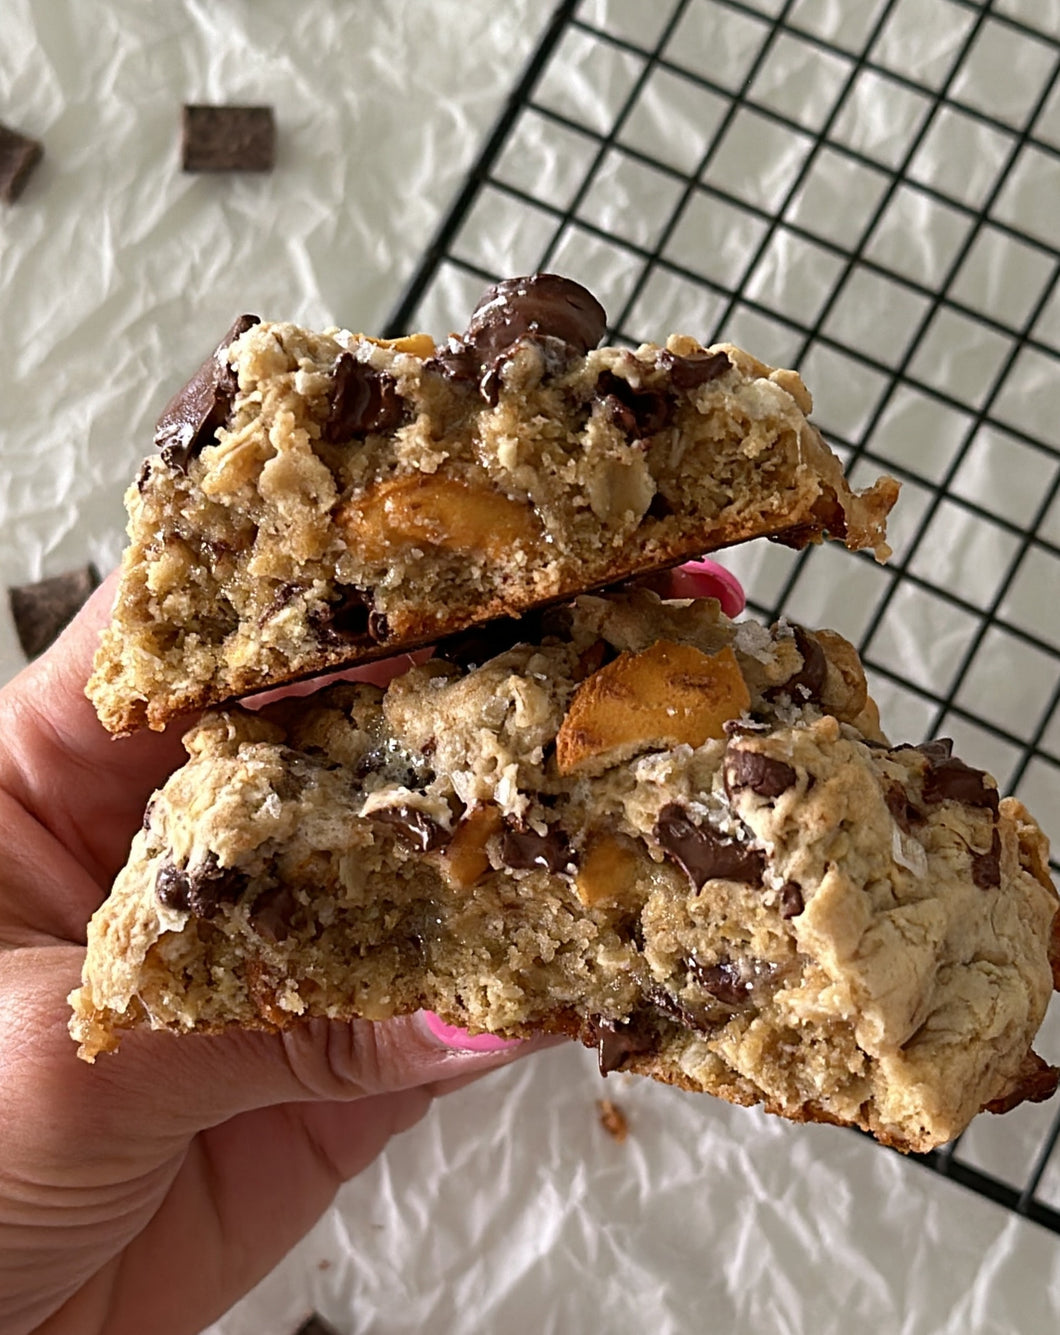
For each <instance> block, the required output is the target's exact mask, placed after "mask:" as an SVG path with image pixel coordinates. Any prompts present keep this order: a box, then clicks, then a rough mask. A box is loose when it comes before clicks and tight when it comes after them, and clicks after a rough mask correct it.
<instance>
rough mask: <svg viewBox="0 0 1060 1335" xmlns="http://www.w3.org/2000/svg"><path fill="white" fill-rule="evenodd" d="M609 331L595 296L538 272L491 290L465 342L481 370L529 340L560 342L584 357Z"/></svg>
mask: <svg viewBox="0 0 1060 1335" xmlns="http://www.w3.org/2000/svg"><path fill="white" fill-rule="evenodd" d="M606 327H607V314H606V312H605V311H604V308H603V307H602V306H601V305H600V303H599V302H598V301H597V300H596V298H595V297H594V296H593V294H592V293H591V292H587V291H586V290H585V288H584V287H581V286H580V285H579V284H578V283H574V282H572V281H571V280H570V279H569V278H561V277H560V276H559V275H558V274H549V273H535V274H530V276H529V277H527V278H509V279H506V280H505V281H504V282H501V283H497V284H496V285H495V286H494V287H491V288H490V289H489V290H488V291H487V292H486V293H485V294H484V295H483V297H482V299H481V301H480V302H479V303H478V305H477V306H476V307H475V309H474V311H473V312H472V314H471V319H470V321H469V323H468V326H467V333H466V334H465V335H464V342H465V343H466V344H467V345H468V347H470V348H474V350H475V353H476V355H477V358H478V365H479V367H484V366H487V365H489V363H491V362H493V361H494V360H496V358H497V357H499V356H500V355H501V353H503V352H504V350H505V349H506V348H509V347H511V345H512V344H513V343H515V342H517V341H518V340H519V339H521V338H525V337H527V336H528V335H530V336H537V335H540V336H548V337H551V338H555V339H559V340H560V341H561V342H563V343H566V344H568V345H569V347H570V348H571V349H572V350H573V352H574V353H575V354H576V355H577V356H580V357H583V356H584V355H585V354H586V353H587V352H588V351H589V350H590V349H591V348H595V347H596V345H597V344H598V343H599V342H600V339H601V338H603V335H604V330H605V328H606Z"/></svg>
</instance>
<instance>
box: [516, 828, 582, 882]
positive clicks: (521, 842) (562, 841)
mask: <svg viewBox="0 0 1060 1335" xmlns="http://www.w3.org/2000/svg"><path fill="white" fill-rule="evenodd" d="M500 859H501V862H502V863H503V864H504V866H506V867H508V868H509V869H510V870H512V871H529V870H530V869H531V868H533V867H544V869H545V870H546V871H550V872H561V871H566V870H567V867H568V866H569V864H570V861H571V850H570V843H569V842H568V840H567V836H566V835H565V834H564V832H563V831H562V830H561V829H560V828H559V826H558V825H549V826H548V827H547V828H546V830H545V833H544V834H539V833H538V832H537V830H534V829H532V828H531V827H530V826H527V827H526V828H525V829H518V828H516V827H514V826H511V825H506V826H505V828H504V830H503V832H502V833H501V841H500Z"/></svg>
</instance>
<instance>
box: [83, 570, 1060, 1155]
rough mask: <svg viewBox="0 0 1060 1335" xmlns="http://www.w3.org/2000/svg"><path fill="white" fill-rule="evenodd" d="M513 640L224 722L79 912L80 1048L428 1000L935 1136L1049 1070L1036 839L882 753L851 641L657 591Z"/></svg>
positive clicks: (965, 789)
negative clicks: (98, 902)
mask: <svg viewBox="0 0 1060 1335" xmlns="http://www.w3.org/2000/svg"><path fill="white" fill-rule="evenodd" d="M534 622H536V624H533V623H534ZM509 629H510V636H511V638H512V639H514V638H515V637H516V636H518V637H519V641H518V642H516V643H509V644H508V645H504V644H503V643H501V642H498V641H496V640H495V642H494V643H493V644H486V643H483V641H482V639H481V637H469V638H465V639H463V640H457V641H454V642H450V643H448V644H446V645H444V646H443V647H442V650H441V651H440V653H439V654H438V656H437V657H435V658H433V659H432V660H430V661H429V662H427V663H426V664H423V665H420V666H417V667H414V668H412V669H411V670H410V671H408V672H407V673H405V674H404V675H403V676H400V677H398V678H396V679H395V680H393V681H392V682H391V683H390V685H389V686H388V687H387V688H386V690H385V691H384V690H381V689H379V688H377V687H374V686H368V685H348V684H347V685H339V686H333V687H329V688H327V689H326V690H324V691H322V692H320V693H318V694H317V695H314V696H311V697H303V698H300V699H290V700H287V701H283V702H281V703H279V704H277V705H273V706H270V707H269V708H267V709H263V710H261V711H260V712H258V713H254V712H251V711H247V710H244V709H241V708H238V707H236V708H232V709H227V710H217V711H212V712H209V713H207V714H206V715H205V716H204V717H203V719H202V721H201V722H200V723H199V725H198V726H197V727H195V728H194V729H192V731H191V732H189V733H188V735H187V738H186V746H187V750H188V754H189V760H188V763H187V764H186V765H185V766H184V768H183V769H181V770H180V771H178V772H177V773H176V774H175V775H174V776H173V777H172V778H171V779H170V780H169V782H168V783H167V784H166V786H165V787H164V788H163V789H162V790H161V792H159V793H157V794H156V795H155V797H154V798H153V800H152V802H151V805H150V807H149V809H148V813H147V816H146V818H145V822H144V829H143V831H142V832H141V833H139V834H138V835H137V836H136V839H135V841H134V844H133V848H132V854H131V857H130V860H129V863H128V865H127V867H126V868H125V869H124V871H123V872H122V873H121V874H120V876H119V877H118V880H117V882H116V884H115V886H114V890H113V893H112V895H111V897H110V899H109V900H108V901H107V902H106V903H105V904H104V905H103V906H102V907H101V909H100V910H99V911H98V913H97V914H96V915H95V917H94V918H93V920H92V923H91V925H90V928H89V934H88V943H89V944H88V955H87V961H86V965H85V972H84V982H83V986H82V987H81V989H80V990H79V991H78V992H76V993H75V994H74V995H73V997H72V1002H73V1007H74V1018H73V1020H72V1024H71V1030H72V1033H73V1034H74V1036H75V1037H76V1038H77V1039H78V1040H79V1042H80V1043H81V1049H80V1051H81V1055H82V1056H84V1057H87V1058H89V1059H91V1058H93V1057H94V1056H95V1055H96V1054H97V1053H99V1052H101V1051H106V1050H108V1049H111V1048H113V1047H115V1046H116V1045H117V1043H118V1040H119V1037H120V1034H121V1031H122V1030H123V1029H125V1028H128V1027H130V1026H134V1025H150V1026H152V1027H155V1028H163V1029H169V1030H176V1031H196V1030H197V1031H208V1032H211V1031H217V1030H221V1029H223V1028H225V1027H226V1026H229V1025H243V1026H249V1027H264V1028H268V1029H273V1028H282V1027H284V1026H286V1025H288V1024H291V1023H294V1022H296V1021H297V1020H299V1019H300V1018H302V1017H309V1016H329V1017H332V1018H337V1019H349V1018H353V1017H366V1018H368V1019H380V1018H385V1017H388V1016H392V1015H397V1014H401V1013H405V1012H409V1011H412V1010H415V1009H416V1008H419V1007H427V1008H429V1009H431V1010H434V1011H436V1012H437V1013H438V1014H440V1015H441V1016H442V1018H443V1019H444V1020H446V1021H447V1022H448V1023H451V1024H458V1025H462V1026H464V1027H466V1028H469V1029H471V1030H472V1031H474V1032H481V1031H490V1032H495V1033H500V1034H504V1035H527V1034H532V1033H537V1032H541V1031H544V1032H551V1033H561V1034H567V1035H570V1036H572V1037H576V1038H580V1039H581V1040H582V1041H583V1042H585V1043H587V1044H590V1045H592V1046H595V1047H596V1048H597V1049H598V1052H599V1056H600V1065H601V1069H602V1070H603V1071H605V1072H607V1071H613V1070H629V1071H636V1072H641V1073H644V1074H647V1075H651V1076H654V1077H655V1078H657V1079H659V1080H662V1081H666V1082H669V1083H673V1084H677V1085H681V1086H684V1087H685V1088H688V1089H693V1090H703V1091H707V1092H709V1093H713V1094H717V1095H720V1096H721V1097H723V1098H726V1099H729V1100H731V1101H733V1102H736V1103H743V1104H753V1103H761V1104H764V1106H765V1107H766V1108H767V1109H768V1110H769V1111H771V1112H774V1113H779V1114H781V1115H783V1116H785V1117H789V1118H792V1119H794V1120H816V1121H828V1122H836V1123H841V1124H848V1125H853V1126H858V1127H861V1128H863V1129H865V1130H867V1131H870V1132H872V1134H874V1135H875V1136H877V1137H878V1138H879V1139H880V1140H883V1141H885V1142H887V1143H889V1144H892V1145H895V1146H898V1147H899V1148H902V1149H915V1150H924V1149H927V1148H929V1147H931V1146H933V1145H937V1144H940V1143H942V1142H945V1141H947V1140H950V1139H952V1137H954V1136H955V1135H957V1134H958V1133H959V1132H960V1131H961V1130H962V1129H963V1127H964V1126H965V1125H966V1124H967V1122H968V1121H969V1120H970V1118H971V1117H972V1116H974V1115H975V1113H977V1112H978V1111H979V1110H980V1109H981V1108H983V1107H984V1106H987V1105H990V1104H993V1105H994V1106H995V1107H999V1108H1000V1107H1002V1106H1011V1105H1012V1104H1013V1103H1015V1102H1018V1101H1019V1099H1020V1098H1023V1097H1037V1098H1040V1097H1046V1096H1048V1094H1049V1093H1051V1092H1052V1090H1053V1089H1055V1087H1056V1079H1057V1072H1056V1071H1055V1070H1053V1069H1051V1068H1049V1067H1047V1066H1046V1065H1045V1063H1044V1062H1042V1061H1041V1060H1040V1059H1039V1058H1037V1057H1036V1056H1035V1055H1034V1054H1033V1053H1032V1051H1031V1043H1032V1040H1033V1038H1034V1035H1035V1033H1036V1032H1037V1029H1038V1027H1039V1025H1040V1023H1041V1021H1042V1018H1043V1016H1044V1014H1045V1009H1046V1005H1047V1003H1048V1000H1049V995H1050V991H1051V989H1052V985H1053V978H1052V973H1051V965H1050V951H1051V946H1050V932H1051V924H1052V922H1053V919H1054V915H1055V912H1056V909H1057V895H1056V892H1055V890H1054V889H1053V887H1052V884H1051V882H1050V879H1049V875H1048V867H1047V861H1046V845H1045V840H1044V836H1043V835H1042V833H1041V831H1040V830H1039V829H1038V827H1037V825H1036V824H1035V823H1034V821H1033V820H1032V819H1031V817H1030V816H1029V815H1028V814H1027V813H1026V811H1025V810H1024V809H1023V807H1022V806H1021V805H1020V804H1019V803H1018V802H1016V801H1014V800H1011V799H1005V800H999V796H998V792H997V787H996V785H995V783H994V782H993V780H992V779H991V778H990V777H989V776H988V775H986V774H984V773H983V772H981V771H979V770H975V769H971V768H969V767H968V766H966V765H964V764H962V763H961V762H960V761H959V760H957V759H956V758H954V757H953V756H952V755H951V753H950V748H949V745H948V743H943V742H933V743H929V744H927V745H923V746H918V747H913V746H891V745H889V744H888V743H887V742H886V741H885V739H884V737H883V735H882V734H881V732H880V730H879V725H878V721H877V715H876V710H875V707H874V706H873V704H872V702H871V700H870V699H869V697H868V695H867V692H866V686H865V678H864V674H863V672H862V670H861V667H860V664H859V663H858V660H857V657H856V655H855V653H854V651H853V649H852V648H851V646H850V645H849V644H847V642H846V641H845V640H843V639H842V638H841V637H840V636H838V635H836V634H834V633H832V632H828V631H818V632H814V633H811V632H809V631H807V630H804V629H802V628H793V627H791V626H790V625H787V624H780V625H777V626H774V627H773V628H772V629H766V628H765V627H763V626H759V625H756V624H754V623H740V624H735V623H733V622H730V621H728V620H727V619H726V618H725V617H724V616H723V615H722V614H721V613H720V611H719V609H718V606H717V604H716V603H715V602H714V601H713V600H705V601H702V602H696V603H673V602H670V603H668V602H662V601H660V600H659V599H658V598H657V597H656V596H655V595H654V594H653V593H650V592H648V591H646V590H638V591H635V592H626V593H623V594H612V595H608V596H607V597H591V596H589V597H584V598H581V599H579V600H577V601H576V602H575V603H574V604H572V605H570V606H567V607H562V608H555V609H551V610H549V611H547V612H545V613H542V614H540V615H538V616H536V617H534V618H532V619H531V621H530V622H524V623H523V624H521V625H518V626H515V627H511V628H509ZM494 633H495V635H497V634H499V630H498V628H496V627H495V628H494Z"/></svg>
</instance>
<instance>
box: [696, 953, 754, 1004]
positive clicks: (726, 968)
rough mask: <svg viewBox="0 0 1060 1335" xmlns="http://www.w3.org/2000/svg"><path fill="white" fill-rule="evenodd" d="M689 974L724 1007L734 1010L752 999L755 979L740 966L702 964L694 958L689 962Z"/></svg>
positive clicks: (728, 963)
mask: <svg viewBox="0 0 1060 1335" xmlns="http://www.w3.org/2000/svg"><path fill="white" fill-rule="evenodd" d="M687 965H688V972H689V973H690V974H691V975H692V977H693V979H694V980H695V982H696V983H697V984H698V985H699V986H700V987H701V988H702V989H703V991H704V992H709V993H710V995H711V996H712V997H714V998H715V999H716V1000H717V1001H720V1002H721V1003H722V1005H724V1006H732V1007H733V1008H734V1009H735V1008H737V1007H739V1006H743V1005H744V1004H745V1003H746V1002H748V1001H749V1000H750V999H751V988H752V986H753V983H754V980H753V978H748V977H747V976H746V975H745V974H744V972H743V971H742V970H741V969H740V967H739V965H738V964H734V963H733V962H732V961H731V960H721V961H719V963H717V964H700V962H699V960H697V959H696V958H695V957H694V956H693V957H692V958H691V959H690V960H688V961H687Z"/></svg>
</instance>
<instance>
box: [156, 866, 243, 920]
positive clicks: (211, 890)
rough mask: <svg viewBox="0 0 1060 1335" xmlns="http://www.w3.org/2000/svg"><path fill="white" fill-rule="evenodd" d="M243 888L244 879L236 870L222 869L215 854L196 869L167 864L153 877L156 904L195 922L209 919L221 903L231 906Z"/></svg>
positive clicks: (232, 868) (231, 868)
mask: <svg viewBox="0 0 1060 1335" xmlns="http://www.w3.org/2000/svg"><path fill="white" fill-rule="evenodd" d="M246 888H247V877H246V875H245V874H244V873H243V872H241V871H239V870H238V869H237V868H235V867H222V866H221V865H220V863H219V862H218V861H217V856H216V854H214V853H208V854H207V855H206V859H205V861H203V862H200V863H199V864H198V865H197V866H195V867H188V868H184V869H182V868H180V867H175V866H174V865H173V864H172V863H166V864H164V865H163V866H162V867H160V868H159V870H158V875H157V876H156V877H155V894H156V895H157V896H158V899H159V901H160V902H161V903H162V904H164V905H165V906H166V907H167V908H171V909H178V910H180V911H181V912H185V913H191V914H193V915H194V916H195V917H196V918H212V917H213V916H214V914H215V913H217V911H218V909H219V908H220V907H221V905H222V903H233V902H234V901H235V900H237V899H238V898H239V896H240V895H241V894H242V893H243V891H244V890H245V889H246Z"/></svg>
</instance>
